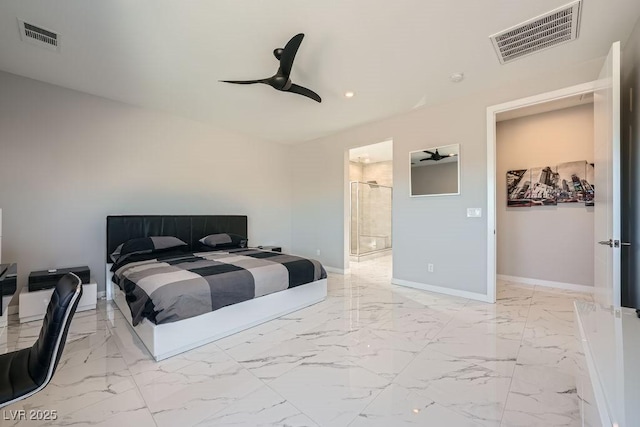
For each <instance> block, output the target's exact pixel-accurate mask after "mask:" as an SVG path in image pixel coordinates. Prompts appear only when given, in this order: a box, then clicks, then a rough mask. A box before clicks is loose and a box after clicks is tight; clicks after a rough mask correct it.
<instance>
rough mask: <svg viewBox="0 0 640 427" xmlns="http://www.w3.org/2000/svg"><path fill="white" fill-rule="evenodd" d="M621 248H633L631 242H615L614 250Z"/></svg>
mask: <svg viewBox="0 0 640 427" xmlns="http://www.w3.org/2000/svg"><path fill="white" fill-rule="evenodd" d="M620 246H631V243H630V242H621V241H620V240H614V241H613V247H614V248H619V247H620Z"/></svg>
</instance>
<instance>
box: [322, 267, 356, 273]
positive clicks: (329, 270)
mask: <svg viewBox="0 0 640 427" xmlns="http://www.w3.org/2000/svg"><path fill="white" fill-rule="evenodd" d="M323 267H324V269H325V270H327V273H336V274H350V273H351V269H350V268H336V267H329V266H328V265H324V266H323Z"/></svg>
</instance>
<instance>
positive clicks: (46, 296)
mask: <svg viewBox="0 0 640 427" xmlns="http://www.w3.org/2000/svg"><path fill="white" fill-rule="evenodd" d="M69 271H74V272H75V273H77V275H78V276H79V277H80V278H81V279H82V281H83V283H82V297H81V298H80V302H79V303H78V308H77V309H76V311H86V310H95V308H96V304H97V302H98V284H97V283H96V282H95V280H92V279H90V278H89V268H88V267H74V268H67V269H57V270H51V271H48V270H47V271H36V272H33V273H31V274H30V275H29V286H23V287H22V289H21V290H20V295H19V303H20V308H19V309H18V317H19V318H20V323H25V322H32V321H34V320H41V319H44V315H45V313H46V312H47V306H48V305H49V300H50V299H51V295H52V294H53V291H54V288H55V285H56V283H57V281H58V280H60V277H62V276H63V275H64V273H66V272H69ZM58 276H59V277H58ZM87 282H88V283H87ZM48 286H51V287H50V288H49V289H44V288H45V287H48ZM29 288H31V289H34V290H32V291H30V290H29ZM35 289H38V290H35Z"/></svg>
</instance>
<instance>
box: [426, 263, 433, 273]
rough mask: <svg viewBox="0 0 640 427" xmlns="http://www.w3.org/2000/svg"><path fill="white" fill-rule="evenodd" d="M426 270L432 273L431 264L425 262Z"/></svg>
mask: <svg viewBox="0 0 640 427" xmlns="http://www.w3.org/2000/svg"><path fill="white" fill-rule="evenodd" d="M427 271H428V272H429V273H433V264H427Z"/></svg>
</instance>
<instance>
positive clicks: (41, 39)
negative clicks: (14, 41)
mask: <svg viewBox="0 0 640 427" xmlns="http://www.w3.org/2000/svg"><path fill="white" fill-rule="evenodd" d="M18 26H19V28H20V39H21V40H22V41H24V42H28V43H32V44H35V45H38V46H40V47H43V48H45V49H49V50H53V51H56V52H58V51H59V50H60V35H59V34H58V33H56V32H54V31H51V30H48V29H45V28H42V27H40V26H37V25H33V24H29V23H28V22H24V21H22V20H20V19H18Z"/></svg>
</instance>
